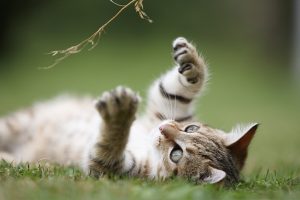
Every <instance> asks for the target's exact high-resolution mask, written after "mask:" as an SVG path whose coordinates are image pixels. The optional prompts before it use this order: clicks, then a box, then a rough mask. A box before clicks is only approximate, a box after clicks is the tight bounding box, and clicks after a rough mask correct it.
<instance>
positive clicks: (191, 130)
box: [184, 125, 200, 133]
mask: <svg viewBox="0 0 300 200" xmlns="http://www.w3.org/2000/svg"><path fill="white" fill-rule="evenodd" d="M199 128H200V127H199V126H197V125H189V126H187V127H186V128H185V129H184V132H187V133H194V132H196V131H198V130H199Z"/></svg>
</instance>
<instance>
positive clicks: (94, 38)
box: [40, 0, 152, 69]
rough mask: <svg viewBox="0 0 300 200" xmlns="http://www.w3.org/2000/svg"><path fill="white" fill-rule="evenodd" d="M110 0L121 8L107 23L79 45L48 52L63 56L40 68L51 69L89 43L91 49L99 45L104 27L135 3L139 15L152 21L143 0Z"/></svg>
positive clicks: (52, 54)
mask: <svg viewBox="0 0 300 200" xmlns="http://www.w3.org/2000/svg"><path fill="white" fill-rule="evenodd" d="M110 1H111V2H112V3H113V4H115V5H117V6H119V7H121V8H120V10H119V11H118V12H117V13H116V14H115V15H114V16H113V17H112V18H110V19H109V20H108V21H107V22H106V23H104V24H103V25H102V26H101V27H99V28H98V30H97V31H96V32H94V33H93V34H92V35H91V36H90V37H88V38H87V39H85V40H83V41H81V42H80V43H78V44H77V45H74V46H71V47H69V48H67V49H64V50H55V51H51V52H50V53H48V54H50V55H51V56H61V57H60V58H58V59H56V60H55V61H54V63H53V64H52V65H49V66H48V67H41V68H40V69H50V68H52V67H54V66H56V65H57V64H59V63H60V62H61V61H63V60H65V59H66V58H68V57H69V56H71V55H73V54H77V53H79V52H80V51H81V50H83V49H84V48H85V47H86V46H87V45H91V47H90V48H89V50H92V49H94V48H95V47H96V46H97V45H98V43H99V40H100V37H101V35H102V33H103V32H104V29H105V28H106V27H107V26H108V25H109V24H110V23H111V22H112V21H114V20H115V19H116V18H117V17H118V16H119V15H120V14H121V13H122V12H123V11H124V10H125V9H127V8H128V7H130V6H131V5H133V4H134V9H135V11H136V12H137V13H138V15H139V17H140V18H141V19H145V20H147V21H148V22H149V23H152V20H151V19H150V18H149V17H148V15H147V14H146V13H145V12H144V10H143V0H131V1H130V2H128V3H127V4H124V5H121V4H118V3H116V2H114V1H113V0H110Z"/></svg>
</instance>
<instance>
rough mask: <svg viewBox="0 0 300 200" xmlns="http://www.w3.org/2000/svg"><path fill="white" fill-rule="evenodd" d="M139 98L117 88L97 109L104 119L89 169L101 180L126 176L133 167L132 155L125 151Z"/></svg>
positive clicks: (92, 152)
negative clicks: (100, 177) (109, 175)
mask: <svg viewBox="0 0 300 200" xmlns="http://www.w3.org/2000/svg"><path fill="white" fill-rule="evenodd" d="M138 99H139V97H138V96H137V95H136V94H135V93H134V92H132V91H131V90H130V89H127V88H123V87H118V88H116V89H115V90H112V91H111V92H105V93H104V94H103V95H102V97H101V99H100V100H99V101H98V102H97V104H96V108H97V110H98V112H99V113H100V115H101V117H102V121H103V123H102V125H101V130H100V132H101V134H100V135H99V138H98V141H97V142H96V143H95V145H94V147H93V149H92V151H91V152H90V161H89V170H90V173H91V175H93V176H95V177H99V176H101V175H104V174H107V173H114V174H115V173H124V172H126V171H129V170H130V168H131V167H132V166H130V165H131V164H132V162H131V160H132V155H131V153H130V152H127V151H125V147H126V144H127V140H128V136H129V131H130V127H131V124H132V122H133V121H134V119H135V114H136V110H137V106H138Z"/></svg>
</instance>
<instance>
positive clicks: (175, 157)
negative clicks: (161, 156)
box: [170, 145, 183, 163]
mask: <svg viewBox="0 0 300 200" xmlns="http://www.w3.org/2000/svg"><path fill="white" fill-rule="evenodd" d="M182 156H183V152H182V149H181V148H180V147H179V145H176V146H175V147H174V148H173V149H172V151H171V153H170V159H171V160H172V161H173V162H174V163H178V162H179V160H180V159H181V158H182Z"/></svg>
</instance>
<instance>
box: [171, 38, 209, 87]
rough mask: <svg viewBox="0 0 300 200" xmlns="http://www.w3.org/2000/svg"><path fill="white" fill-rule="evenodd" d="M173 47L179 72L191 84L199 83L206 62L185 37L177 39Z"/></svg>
mask: <svg viewBox="0 0 300 200" xmlns="http://www.w3.org/2000/svg"><path fill="white" fill-rule="evenodd" d="M172 46H173V50H174V52H173V54H174V60H175V61H176V62H177V63H178V65H179V67H178V72H179V73H180V74H182V75H183V76H185V77H186V79H187V81H188V82H189V83H192V84H194V83H197V82H198V80H199V78H201V71H202V70H203V65H204V61H203V59H202V58H201V57H200V56H199V55H198V53H197V50H196V48H195V47H194V46H193V45H192V44H191V43H189V42H188V41H187V40H186V39H185V38H183V37H179V38H177V39H175V40H174V42H173V44H172Z"/></svg>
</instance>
